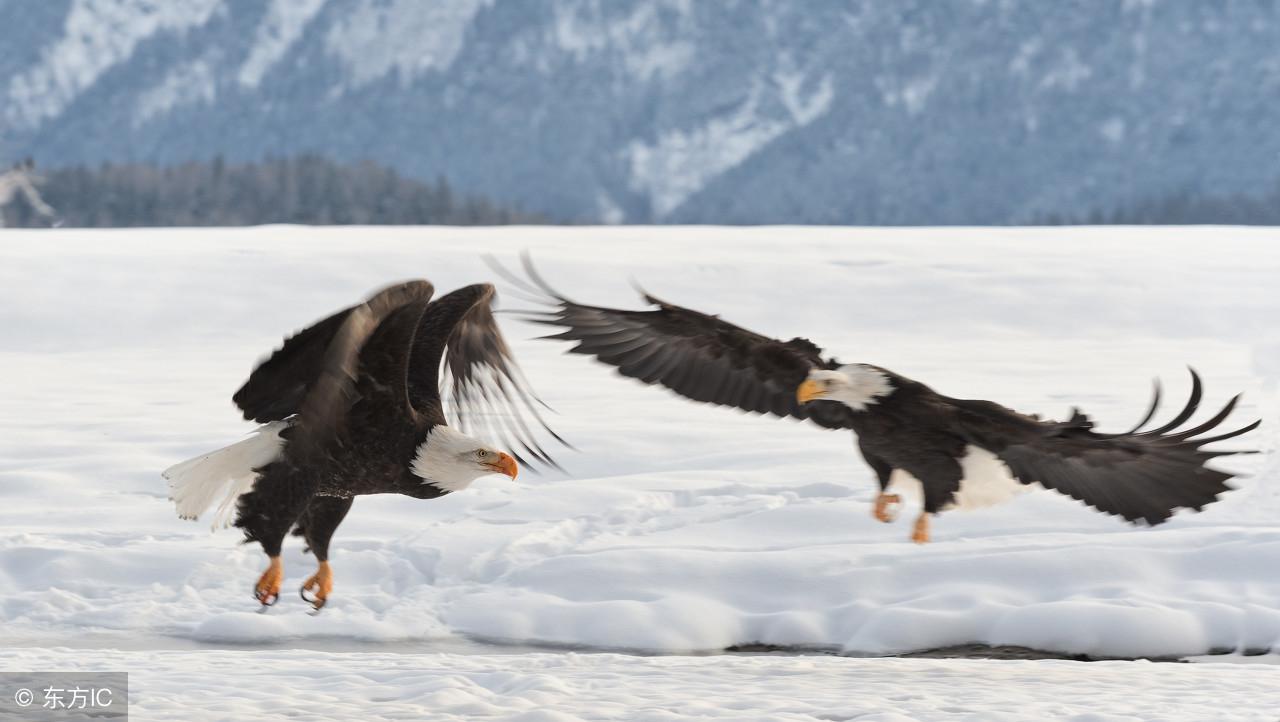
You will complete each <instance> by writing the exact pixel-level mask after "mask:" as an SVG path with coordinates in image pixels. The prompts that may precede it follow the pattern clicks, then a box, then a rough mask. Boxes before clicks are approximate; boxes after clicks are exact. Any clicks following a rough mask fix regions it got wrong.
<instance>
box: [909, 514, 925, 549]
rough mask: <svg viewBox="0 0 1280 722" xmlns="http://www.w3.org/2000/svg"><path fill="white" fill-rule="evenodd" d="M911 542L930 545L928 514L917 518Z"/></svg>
mask: <svg viewBox="0 0 1280 722" xmlns="http://www.w3.org/2000/svg"><path fill="white" fill-rule="evenodd" d="M911 541H913V542H915V543H916V544H928V543H929V515H928V514H925V513H921V514H920V516H919V517H917V518H916V525H915V527H914V528H913V529H912V530H911Z"/></svg>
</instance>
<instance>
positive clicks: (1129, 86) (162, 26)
mask: <svg viewBox="0 0 1280 722" xmlns="http://www.w3.org/2000/svg"><path fill="white" fill-rule="evenodd" d="M0 18H3V19H4V22H2V23H0V48H3V50H2V51H0V154H2V155H12V156H15V157H20V155H21V154H28V153H30V154H33V155H35V156H36V157H37V158H38V159H39V160H41V161H42V162H45V163H49V164H61V163H69V162H78V161H99V160H155V161H175V160H181V159H188V158H207V157H210V156H212V155H214V154H217V153H220V154H223V155H225V156H227V157H230V158H233V159H246V158H249V159H256V158H259V157H261V156H263V155H264V154H268V153H271V154H277V155H278V154H283V153H293V152H301V151H320V152H324V153H329V154H332V155H335V156H337V157H339V158H363V157H371V158H374V159H376V160H380V161H383V162H386V163H389V164H391V165H393V166H395V167H397V168H398V169H400V170H402V171H405V172H407V173H409V174H411V175H416V176H419V177H426V178H434V177H436V176H437V175H440V174H443V175H445V176H447V177H448V178H449V179H450V180H451V181H453V182H455V183H456V184H457V185H458V186H459V187H460V188H461V189H463V190H465V191H468V192H475V193H481V194H484V195H487V196H490V197H494V198H496V199H498V200H501V201H506V202H512V203H517V204H520V205H522V206H524V207H525V208H526V209H528V210H534V211H543V212H546V213H548V214H550V215H551V216H553V217H560V218H565V219H585V220H599V221H605V222H622V221H632V222H635V221H646V220H659V221H677V222H721V223H724V222H733V223H738V222H742V223H757V222H791V223H903V222H910V223H924V222H930V223H992V222H1009V221H1019V220H1021V221H1026V220H1028V219H1036V218H1043V217H1044V216H1046V215H1047V214H1051V213H1056V214H1065V215H1070V216H1077V217H1078V216H1081V215H1084V214H1086V213H1087V212H1089V211H1092V210H1110V209H1114V208H1116V207H1118V206H1122V205H1125V204H1127V203H1132V202H1133V201H1135V200H1138V199H1146V198H1150V197H1154V196H1162V195H1165V194H1169V193H1172V192H1175V191H1188V192H1191V193H1212V194H1215V195H1229V194H1233V193H1249V192H1257V191H1261V190H1264V189H1266V188H1269V187H1270V186H1271V185H1272V184H1273V183H1274V182H1275V181H1276V179H1277V176H1276V173H1275V170H1274V168H1273V164H1272V163H1270V162H1269V159H1271V158H1274V157H1275V156H1276V154H1277V152H1278V151H1280V134H1277V133H1276V131H1275V123H1273V122H1272V119H1273V118H1274V117H1275V115H1276V112H1277V110H1280V107H1278V106H1277V103H1278V102H1280V101H1277V100H1276V99H1277V98H1278V97H1280V95H1278V94H1277V93H1275V92H1274V90H1275V89H1276V88H1277V86H1278V84H1280V50H1278V48H1280V43H1276V42H1275V40H1276V38H1277V36H1278V35H1280V13H1278V11H1277V8H1276V7H1275V6H1273V5H1270V4H1267V3H1250V2H1243V1H1240V2H1226V3H1200V2H1195V1H1194V0H1164V1H1162V2H1131V1H1129V0H1109V1H1107V2H1096V3H1084V4H1081V3H992V2H969V1H967V0H964V1H962V0H950V1H948V2H926V1H918V0H910V1H906V2H894V3H882V2H874V1H873V0H818V1H814V2H805V3H793V2H781V1H765V2H759V3H710V2H690V1H689V0H619V1H617V2H608V3H601V2H591V1H589V0H546V1H545V2H536V3H530V2H520V1H519V0H440V1H439V2H431V3H422V2H411V1H407V0H396V1H381V2H375V1H374V0H288V1H286V0H274V1H273V2H263V3H241V2H232V1H231V0H197V1H193V2H186V3H162V2H156V1H155V0H59V2H39V3H33V2H24V1H23V0H0Z"/></svg>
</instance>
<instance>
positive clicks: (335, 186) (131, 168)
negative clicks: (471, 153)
mask: <svg viewBox="0 0 1280 722" xmlns="http://www.w3.org/2000/svg"><path fill="white" fill-rule="evenodd" d="M15 168H16V167H15ZM31 177H32V182H33V185H34V186H35V187H36V188H37V189H38V191H39V194H40V196H41V197H42V198H43V200H44V202H45V203H46V204H47V205H48V206H50V207H52V209H53V213H54V215H52V216H50V215H48V213H47V212H46V213H42V212H41V209H39V208H37V207H35V206H33V205H32V204H31V203H30V202H28V201H27V199H26V198H24V197H21V196H18V197H16V198H15V199H14V200H13V201H12V202H11V203H9V205H8V206H7V207H6V208H4V209H3V212H4V221H5V223H4V225H6V226H10V227H13V226H18V227H35V228H40V227H49V226H50V225H59V226H67V227H83V228H113V227H129V226H246V225H258V224H263V223H300V224H311V225H462V226H468V225H505V224H513V223H528V224H538V223H545V222H547V219H546V218H544V217H542V216H539V215H537V214H533V213H525V212H521V211H519V210H516V209H512V208H508V207H504V206H502V205H500V204H497V203H494V202H492V201H489V200H486V199H484V198H479V197H476V196H471V195H467V194H462V193H458V192H456V191H455V190H454V189H453V188H452V187H450V185H449V182H448V181H447V180H446V179H444V178H439V179H437V180H436V181H434V182H429V183H424V182H421V181H417V180H413V179H410V178H405V177H403V176H401V175H399V174H398V173H396V172H395V171H394V170H391V169H390V168H387V167H385V166H381V165H378V164H376V163H372V162H359V163H355V164H351V165H344V164H340V163H336V162H334V161H331V160H328V159H325V158H322V157H320V156H314V155H303V156H298V157H293V158H273V159H268V160H265V161H263V162H260V163H227V162H224V161H223V160H221V159H215V160H213V161H211V162H191V163H183V164H179V165H173V166H155V165H146V164H137V163H130V164H110V163H109V164H104V165H101V166H96V167H87V166H73V167H68V168H56V169H43V168H35V169H33V170H32V174H31Z"/></svg>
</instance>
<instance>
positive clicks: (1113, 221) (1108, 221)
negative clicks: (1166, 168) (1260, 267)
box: [1042, 183, 1280, 226]
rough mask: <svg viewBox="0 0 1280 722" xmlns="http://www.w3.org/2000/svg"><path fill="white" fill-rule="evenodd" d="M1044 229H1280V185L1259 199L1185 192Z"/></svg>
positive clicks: (1048, 221) (1053, 219)
mask: <svg viewBox="0 0 1280 722" xmlns="http://www.w3.org/2000/svg"><path fill="white" fill-rule="evenodd" d="M1042 224H1043V225H1052V226H1056V225H1081V224H1085V225H1127V226H1148V225H1167V226H1188V225H1238V226H1280V183H1277V184H1276V185H1275V186H1273V187H1272V188H1271V189H1269V190H1264V191H1262V192H1260V193H1259V194H1257V195H1217V196H1215V195H1203V194H1196V193H1191V192H1189V191H1184V192H1180V193H1172V194H1169V195H1167V196H1163V197H1159V198H1150V199H1147V200H1142V201H1139V202H1137V203H1133V204H1132V205H1129V206H1126V207H1122V208H1119V209H1116V210H1112V211H1094V212H1091V213H1085V214H1081V215H1078V216H1049V217H1047V218H1045V219H1043V221H1042Z"/></svg>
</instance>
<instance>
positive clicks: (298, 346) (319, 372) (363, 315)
mask: <svg viewBox="0 0 1280 722" xmlns="http://www.w3.org/2000/svg"><path fill="white" fill-rule="evenodd" d="M432 293H433V288H432V286H431V284H430V283H428V282H427V281H407V282H405V283H400V284H396V285H394V286H390V287H388V288H385V289H383V290H381V291H378V292H377V293H375V294H373V295H372V296H370V297H369V299H368V300H367V301H365V302H364V303H362V304H359V305H357V306H352V307H351V308H348V309H345V310H343V311H339V312H338V313H336V314H334V315H332V316H330V317H328V318H326V319H324V320H323V321H320V322H319V323H316V324H314V325H312V326H311V327H309V328H307V329H304V330H302V331H300V332H298V333H296V334H294V335H293V336H292V337H291V338H289V339H287V340H286V341H285V343H284V345H283V346H282V347H281V348H280V349H279V350H278V351H276V352H275V353H274V354H272V355H271V356H270V357H269V358H268V359H267V360H265V361H263V362H262V363H261V364H260V365H259V366H258V368H257V369H255V370H254V372H253V374H251V375H250V376H249V380H248V381H246V382H245V384H244V386H242V387H241V388H240V390H239V391H237V392H236V394H235V396H234V397H232V398H233V400H234V401H235V403H236V405H237V406H239V407H240V409H241V410H243V411H244V415H245V418H248V419H252V420H255V421H260V422H267V421H278V420H281V419H284V418H287V417H289V416H293V415H294V414H297V415H298V418H299V426H300V431H302V432H303V433H301V434H298V435H296V436H295V445H296V444H298V442H303V443H305V442H307V441H319V440H321V439H323V438H327V437H328V436H329V435H331V434H332V433H334V432H335V431H336V430H337V426H338V425H339V424H341V421H342V419H343V418H344V417H345V414H344V413H343V412H344V411H345V410H346V408H347V405H348V404H349V403H350V402H351V394H352V391H353V387H354V384H355V379H356V372H357V365H358V362H359V358H360V350H361V349H362V348H363V347H364V344H365V342H366V341H368V340H369V337H370V336H371V335H372V334H373V331H374V329H376V328H377V327H378V324H380V323H382V321H383V320H384V319H386V317H387V316H389V315H390V314H391V313H392V312H393V311H395V310H396V309H399V308H401V307H403V306H405V305H408V304H410V303H414V302H425V301H427V300H429V299H430V298H431V294H432Z"/></svg>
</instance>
